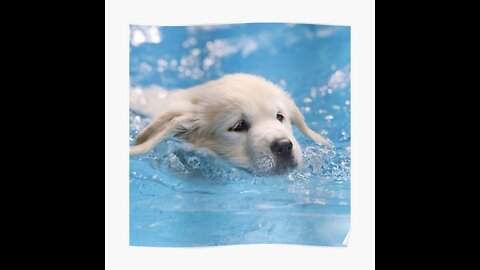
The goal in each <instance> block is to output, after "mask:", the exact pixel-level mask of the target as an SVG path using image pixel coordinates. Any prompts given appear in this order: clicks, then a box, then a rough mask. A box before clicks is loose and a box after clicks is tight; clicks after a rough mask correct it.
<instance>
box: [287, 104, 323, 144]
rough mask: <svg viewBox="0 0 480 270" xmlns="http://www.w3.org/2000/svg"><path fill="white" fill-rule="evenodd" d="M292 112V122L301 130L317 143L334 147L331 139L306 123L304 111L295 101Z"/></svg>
mask: <svg viewBox="0 0 480 270" xmlns="http://www.w3.org/2000/svg"><path fill="white" fill-rule="evenodd" d="M290 113H291V115H292V123H293V124H294V125H295V126H297V127H298V129H300V131H301V132H302V133H303V134H305V135H306V136H307V137H309V138H310V139H312V140H314V141H315V142H316V143H321V144H324V145H325V146H327V147H328V148H332V144H331V143H330V141H329V140H328V139H327V138H325V137H323V136H322V135H320V134H318V133H316V132H315V131H313V130H311V129H310V128H309V127H308V126H307V124H306V123H305V118H304V117H303V114H302V112H300V109H298V107H297V106H296V105H295V103H293V106H291V110H290Z"/></svg>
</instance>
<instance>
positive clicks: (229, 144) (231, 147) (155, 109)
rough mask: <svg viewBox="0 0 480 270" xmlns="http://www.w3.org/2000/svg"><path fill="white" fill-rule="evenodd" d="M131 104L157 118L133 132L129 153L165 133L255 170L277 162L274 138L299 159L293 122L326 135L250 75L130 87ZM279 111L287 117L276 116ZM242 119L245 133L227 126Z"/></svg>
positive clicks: (272, 87)
mask: <svg viewBox="0 0 480 270" xmlns="http://www.w3.org/2000/svg"><path fill="white" fill-rule="evenodd" d="M130 108H131V109H132V110H135V111H137V112H139V113H141V114H144V115H147V116H150V117H155V118H154V119H153V120H152V122H151V123H150V124H149V125H148V126H147V127H146V128H145V129H144V130H142V131H141V132H140V133H139V135H138V136H137V145H135V146H132V147H131V148H130V154H132V155H135V154H143V153H146V152H148V151H149V150H151V149H152V148H153V147H155V145H156V144H157V143H158V142H160V141H161V140H163V139H165V138H166V137H168V136H177V137H179V138H182V139H184V140H185V141H188V142H190V143H192V144H194V145H195V146H197V147H206V148H209V149H210V150H212V151H213V152H215V153H216V154H217V155H219V156H221V157H223V158H225V159H226V160H228V161H230V162H231V163H233V164H234V165H237V166H240V167H244V168H247V169H250V170H253V171H257V172H265V173H268V172H272V171H274V170H275V167H276V166H278V164H277V163H276V160H275V156H274V155H273V154H272V151H271V150H270V145H271V143H272V142H273V141H274V140H277V139H282V138H283V139H289V140H290V141H291V142H292V144H293V149H292V152H293V157H294V160H295V163H296V164H297V165H298V164H300V163H301V159H302V153H301V149H300V145H299V144H298V142H297V141H296V139H295V137H293V134H292V123H293V124H295V125H296V126H297V127H298V128H299V129H300V131H302V132H303V133H304V134H305V135H306V136H308V137H309V138H311V139H312V140H314V141H315V142H317V143H322V144H325V145H327V146H328V147H331V144H330V143H329V141H328V140H327V139H325V138H324V137H322V136H321V135H319V134H317V133H316V132H314V131H313V130H311V129H310V128H308V126H307V125H306V123H305V121H304V118H303V115H302V114H301V112H300V110H299V109H298V108H297V106H296V105H295V103H294V101H293V100H292V99H291V98H290V97H289V96H288V95H287V94H286V93H285V92H284V91H283V90H282V89H280V88H279V87H277V86H276V85H274V84H273V83H271V82H269V81H267V80H265V79H263V78H261V77H258V76H254V75H248V74H232V75H226V76H224V77H222V78H220V79H218V80H215V81H210V82H207V83H205V84H202V85H199V86H195V87H192V88H189V89H185V90H177V91H171V92H167V91H165V90H164V89H162V88H159V87H154V88H151V89H145V90H142V89H132V90H131V91H130ZM278 112H281V113H282V114H283V116H284V117H285V119H284V120H283V121H282V122H280V121H279V120H277V118H276V116H277V113H278ZM241 119H246V120H247V121H248V123H249V125H250V128H249V130H248V131H245V132H235V131H229V130H228V129H229V128H231V127H232V126H234V125H235V123H237V122H238V121H239V120H241Z"/></svg>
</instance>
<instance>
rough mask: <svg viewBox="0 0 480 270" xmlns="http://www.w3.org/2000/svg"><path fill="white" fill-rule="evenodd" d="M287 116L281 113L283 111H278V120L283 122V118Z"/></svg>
mask: <svg viewBox="0 0 480 270" xmlns="http://www.w3.org/2000/svg"><path fill="white" fill-rule="evenodd" d="M284 118H285V117H284V116H283V115H282V114H281V113H277V120H278V121H280V122H283V119H284Z"/></svg>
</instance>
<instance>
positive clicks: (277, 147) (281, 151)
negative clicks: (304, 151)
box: [270, 139, 293, 157]
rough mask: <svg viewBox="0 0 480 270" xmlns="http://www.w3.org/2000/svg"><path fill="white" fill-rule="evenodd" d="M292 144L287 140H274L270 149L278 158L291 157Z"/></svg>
mask: <svg viewBox="0 0 480 270" xmlns="http://www.w3.org/2000/svg"><path fill="white" fill-rule="evenodd" d="M292 148H293V144H292V142H291V141H290V140H289V139H280V140H275V141H274V142H273V143H272V144H271V145H270V149H271V150H272V153H273V154H275V155H277V156H279V157H289V156H291V155H292Z"/></svg>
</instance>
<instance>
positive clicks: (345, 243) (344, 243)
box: [342, 229, 350, 246]
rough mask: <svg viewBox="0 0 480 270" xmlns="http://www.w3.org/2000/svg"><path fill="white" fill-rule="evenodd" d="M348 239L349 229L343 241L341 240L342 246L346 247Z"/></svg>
mask: <svg viewBox="0 0 480 270" xmlns="http://www.w3.org/2000/svg"><path fill="white" fill-rule="evenodd" d="M349 238H350V229H349V230H348V233H347V236H345V239H344V240H343V243H342V245H344V246H348V239H349Z"/></svg>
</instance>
